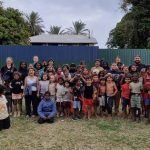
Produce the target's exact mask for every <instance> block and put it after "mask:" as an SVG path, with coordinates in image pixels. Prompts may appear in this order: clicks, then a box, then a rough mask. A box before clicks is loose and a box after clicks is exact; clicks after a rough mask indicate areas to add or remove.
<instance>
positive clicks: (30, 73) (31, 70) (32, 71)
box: [29, 68, 35, 76]
mask: <svg viewBox="0 0 150 150" xmlns="http://www.w3.org/2000/svg"><path fill="white" fill-rule="evenodd" d="M34 73H35V71H34V69H32V68H30V69H29V75H30V76H33V75H34Z"/></svg>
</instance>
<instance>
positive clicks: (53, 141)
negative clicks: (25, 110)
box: [0, 117, 150, 150]
mask: <svg viewBox="0 0 150 150" xmlns="http://www.w3.org/2000/svg"><path fill="white" fill-rule="evenodd" d="M11 122H12V127H11V129H9V130H5V131H2V132H0V150H20V149H21V150H41V149H43V150H113V149H114V150H130V149H131V150H132V149H135V150H149V149H150V125H145V124H144V122H142V123H133V122H131V121H129V120H123V119H117V118H115V119H113V120H108V119H101V118H100V119H91V120H90V121H86V120H79V121H72V120H71V119H67V120H65V121H61V120H56V122H55V123H54V124H44V125H39V124H37V122H36V120H34V119H27V118H25V117H22V118H15V119H14V118H12V119H11Z"/></svg>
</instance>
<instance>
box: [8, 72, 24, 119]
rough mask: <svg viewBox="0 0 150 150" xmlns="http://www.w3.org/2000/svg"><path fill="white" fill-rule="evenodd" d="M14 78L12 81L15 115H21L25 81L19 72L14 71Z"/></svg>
mask: <svg viewBox="0 0 150 150" xmlns="http://www.w3.org/2000/svg"><path fill="white" fill-rule="evenodd" d="M13 76H14V79H13V80H12V81H11V83H10V88H11V91H12V102H13V113H14V117H20V115H21V110H22V96H23V81H22V80H21V75H20V73H19V72H14V75H13Z"/></svg>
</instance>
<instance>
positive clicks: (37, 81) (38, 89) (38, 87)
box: [36, 78, 40, 97]
mask: <svg viewBox="0 0 150 150" xmlns="http://www.w3.org/2000/svg"><path fill="white" fill-rule="evenodd" d="M36 83H37V96H38V97H39V93H40V83H39V80H38V78H36Z"/></svg>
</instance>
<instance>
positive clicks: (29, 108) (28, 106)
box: [25, 95, 31, 116]
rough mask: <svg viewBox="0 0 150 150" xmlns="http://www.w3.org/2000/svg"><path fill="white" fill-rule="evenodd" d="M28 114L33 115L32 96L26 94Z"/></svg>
mask: <svg viewBox="0 0 150 150" xmlns="http://www.w3.org/2000/svg"><path fill="white" fill-rule="evenodd" d="M25 106H26V115H27V116H31V96H30V95H26V96H25Z"/></svg>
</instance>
